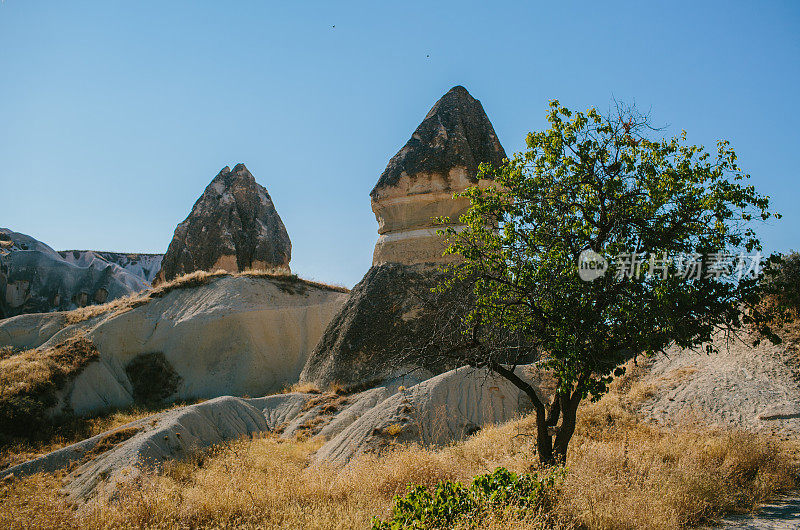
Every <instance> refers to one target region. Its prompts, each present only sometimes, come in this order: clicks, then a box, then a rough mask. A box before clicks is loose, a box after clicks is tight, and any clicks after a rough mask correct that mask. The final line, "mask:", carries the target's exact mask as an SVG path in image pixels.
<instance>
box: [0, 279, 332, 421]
mask: <svg viewBox="0 0 800 530" xmlns="http://www.w3.org/2000/svg"><path fill="white" fill-rule="evenodd" d="M346 298H347V293H344V292H341V291H340V290H335V289H331V288H328V287H325V286H321V285H318V284H314V283H311V282H306V281H304V280H301V279H299V278H295V277H292V276H285V277H281V276H276V277H267V276H263V277H258V276H256V277H247V276H236V277H234V276H220V277H218V278H212V279H210V280H209V281H208V283H207V284H205V285H200V286H194V287H185V288H179V289H174V290H172V291H169V292H168V293H167V294H165V295H163V296H159V297H153V298H150V299H148V300H147V301H146V302H145V303H142V304H137V305H135V306H133V307H132V308H130V309H129V310H121V311H109V312H107V313H104V314H101V315H98V316H96V317H93V318H91V319H89V320H85V321H83V322H78V323H75V324H70V323H69V322H68V319H67V318H66V317H65V316H64V315H61V318H59V315H58V314H51V315H23V316H18V317H14V318H11V319H7V320H4V321H1V322H0V348H2V347H4V346H11V347H13V348H16V349H32V348H40V349H46V348H50V347H56V346H58V345H59V344H62V343H64V342H65V341H67V340H70V338H72V337H75V336H81V337H85V338H86V339H87V340H90V341H91V342H92V344H94V345H95V346H96V347H97V349H98V351H99V352H100V353H99V358H98V359H97V361H95V362H92V363H90V364H88V365H87V366H86V367H85V368H84V369H83V371H82V372H81V373H80V374H79V375H77V376H76V377H75V379H74V380H72V381H70V382H69V384H67V385H66V386H64V387H63V388H61V389H59V391H58V393H57V396H56V397H57V399H58V405H57V407H55V408H54V409H53V414H58V413H60V412H63V411H71V412H72V413H74V414H78V415H83V414H88V413H92V412H95V411H97V410H102V409H105V408H108V407H126V406H129V405H132V404H134V403H137V402H148V401H165V402H170V401H174V400H191V399H197V398H212V397H217V396H221V395H226V394H233V395H250V396H257V395H264V394H268V393H271V392H277V391H279V390H280V389H281V388H283V387H285V386H287V385H289V384H292V383H295V382H297V380H298V377H299V375H300V371H301V370H302V368H303V366H304V365H305V362H306V359H307V358H308V354H309V352H310V351H311V350H312V349H313V348H314V345H315V344H316V343H317V341H318V340H319V337H320V336H321V335H322V333H323V331H324V330H325V328H326V326H327V325H328V323H329V322H330V320H331V319H332V318H333V316H334V315H336V314H337V313H338V311H339V308H341V306H342V304H343V303H344V301H345V299H346ZM34 330H36V331H34Z"/></svg>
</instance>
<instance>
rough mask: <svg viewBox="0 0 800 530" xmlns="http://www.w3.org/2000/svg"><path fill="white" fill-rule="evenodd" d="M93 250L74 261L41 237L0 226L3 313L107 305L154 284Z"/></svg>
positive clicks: (0, 311) (1, 315) (0, 310)
mask: <svg viewBox="0 0 800 530" xmlns="http://www.w3.org/2000/svg"><path fill="white" fill-rule="evenodd" d="M89 254H92V258H91V259H73V260H69V259H66V258H65V256H64V255H62V254H59V253H58V252H56V251H55V250H53V249H52V248H50V247H49V246H47V245H46V244H44V243H42V242H41V241H38V240H36V239H34V238H32V237H30V236H27V235H25V234H20V233H18V232H13V231H11V230H9V229H7V228H0V318H8V317H12V316H16V315H21V314H24V313H43V312H49V311H63V310H68V309H75V308H77V307H83V306H85V305H89V304H102V303H105V302H108V301H111V300H113V299H115V298H119V297H121V296H125V295H128V294H131V293H135V292H138V291H141V290H143V289H146V288H147V287H149V286H150V284H149V283H148V282H147V280H146V279H145V278H144V277H141V276H138V275H137V274H134V273H132V272H131V271H129V270H126V269H124V268H123V267H121V266H120V265H118V264H116V263H112V262H110V261H107V260H105V259H101V258H99V257H98V256H96V255H94V253H89ZM68 255H69V256H70V257H74V254H68ZM87 256H88V254H85V255H83V257H84V258H86V257H87Z"/></svg>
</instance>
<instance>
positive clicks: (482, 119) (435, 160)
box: [370, 86, 506, 265]
mask: <svg viewBox="0 0 800 530" xmlns="http://www.w3.org/2000/svg"><path fill="white" fill-rule="evenodd" d="M505 157H506V154H505V151H504V150H503V146H502V145H500V141H499V140H498V139H497V134H496V133H495V131H494V127H492V123H491V122H490V121H489V118H488V117H487V116H486V112H485V111H484V110H483V105H481V102H480V101H478V100H477V99H475V98H473V97H472V96H471V95H470V93H469V92H468V91H467V89H466V88H464V87H462V86H455V87H453V88H451V89H450V90H449V91H448V92H447V93H446V94H445V95H444V96H442V98H441V99H440V100H439V101H437V102H436V104H435V105H434V106H433V108H431V110H430V111H429V112H428V114H427V115H426V116H425V119H424V120H423V121H422V123H421V124H420V125H419V127H417V129H416V130H415V131H414V134H412V135H411V139H410V140H409V141H408V142H407V143H406V145H405V146H403V148H402V149H401V150H400V151H399V152H398V153H397V154H396V155H395V156H394V157H392V159H391V160H390V161H389V164H388V165H387V166H386V170H384V172H383V174H382V175H381V177H380V179H379V180H378V183H377V184H376V185H375V188H373V190H372V192H371V193H370V197H371V198H372V210H373V212H375V217H376V219H377V220H378V233H379V234H380V238H379V239H378V243H377V244H376V246H375V253H374V254H373V265H378V264H380V263H387V262H398V263H406V264H413V263H425V262H440V261H442V260H443V258H442V252H443V250H444V248H445V245H444V242H443V241H442V240H441V238H440V237H439V236H438V235H436V228H437V225H436V224H435V223H434V221H433V218H435V217H445V216H446V217H450V218H451V219H452V220H454V221H456V220H457V219H458V216H459V215H460V214H461V213H462V212H463V211H464V210H465V209H466V208H467V207H468V205H469V201H468V200H466V199H458V200H456V199H453V194H454V193H455V192H458V191H462V190H464V189H466V188H467V187H469V186H472V185H475V184H481V183H479V182H478V177H477V171H478V166H479V165H480V164H481V163H483V162H487V163H490V164H492V165H495V166H499V165H500V164H502V162H503V159H504V158H505ZM484 184H485V183H484Z"/></svg>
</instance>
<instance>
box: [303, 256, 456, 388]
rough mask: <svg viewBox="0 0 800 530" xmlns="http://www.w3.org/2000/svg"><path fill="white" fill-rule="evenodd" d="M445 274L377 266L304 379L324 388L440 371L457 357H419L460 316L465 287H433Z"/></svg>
mask: <svg viewBox="0 0 800 530" xmlns="http://www.w3.org/2000/svg"><path fill="white" fill-rule="evenodd" d="M442 275H443V273H442V272H441V271H439V270H438V269H437V268H436V267H433V266H429V265H427V264H417V265H402V264H399V263H384V264H382V265H377V266H373V267H372V268H371V269H370V270H369V271H368V272H367V274H366V276H364V278H363V279H362V280H361V281H360V282H359V283H358V284H357V285H356V286H355V287H354V288H353V290H352V291H351V293H350V297H349V298H348V300H347V302H346V303H345V304H344V306H343V307H342V309H341V311H340V312H339V313H338V314H337V315H336V316H335V317H334V318H333V320H332V321H331V323H330V325H329V326H328V328H327V329H326V330H325V333H324V335H323V336H322V338H321V339H320V341H319V343H318V344H317V345H316V347H315V348H314V351H313V353H312V354H311V356H310V357H309V358H308V362H307V363H306V365H305V368H304V369H303V373H302V375H301V380H302V381H306V382H311V383H315V384H317V385H319V386H321V387H324V386H327V385H329V384H331V383H338V384H340V385H343V386H345V387H348V388H350V387H357V386H362V385H369V384H376V383H377V382H379V381H382V380H385V379H390V378H392V377H394V376H396V375H398V374H403V373H408V372H410V371H412V370H415V369H418V368H424V369H425V370H429V371H431V372H433V373H441V372H443V371H445V370H448V369H451V368H454V367H455V366H457V364H456V365H455V366H454V365H453V361H452V360H448V359H444V358H437V357H431V358H423V357H422V356H419V355H416V352H417V351H420V350H422V349H423V348H425V347H426V346H427V345H428V344H429V343H430V342H432V341H434V340H437V339H436V338H435V337H434V335H435V334H436V333H438V332H439V327H440V325H441V324H442V323H443V319H446V318H449V319H458V318H460V316H461V311H463V304H462V303H461V302H462V300H463V298H464V297H466V296H468V293H466V292H464V289H457V290H455V291H452V292H447V293H434V292H431V290H432V289H433V288H434V287H436V286H437V285H438V283H439V281H440V280H441V279H442V277H443V276H442Z"/></svg>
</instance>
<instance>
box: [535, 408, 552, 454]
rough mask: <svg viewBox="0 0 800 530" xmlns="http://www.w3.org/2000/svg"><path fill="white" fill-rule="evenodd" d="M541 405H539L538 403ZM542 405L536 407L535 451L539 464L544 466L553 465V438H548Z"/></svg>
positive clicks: (547, 427) (546, 422) (548, 428)
mask: <svg viewBox="0 0 800 530" xmlns="http://www.w3.org/2000/svg"><path fill="white" fill-rule="evenodd" d="M540 405H541V403H540ZM547 419H548V418H547V414H546V413H545V410H544V405H542V406H541V407H539V406H537V407H536V449H537V451H538V452H539V462H541V463H542V464H544V465H546V466H550V465H553V464H554V463H555V458H554V456H553V437H552V436H550V425H549V422H548V421H547Z"/></svg>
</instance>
